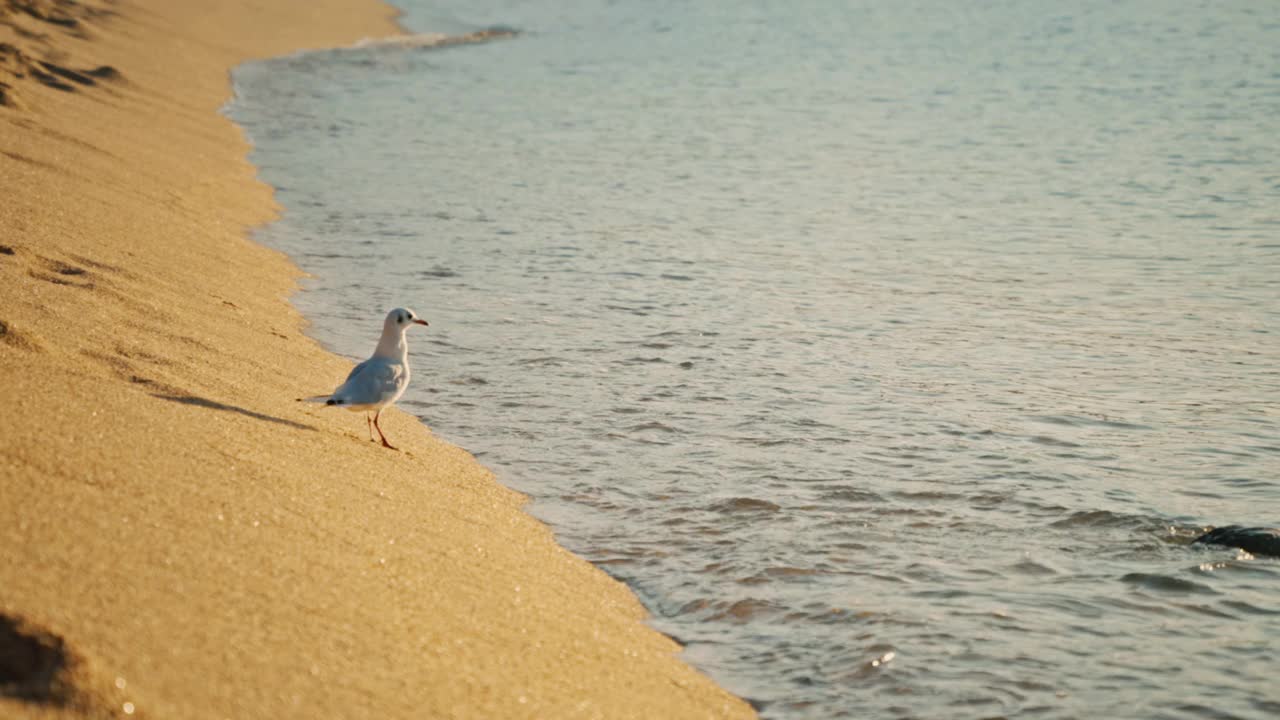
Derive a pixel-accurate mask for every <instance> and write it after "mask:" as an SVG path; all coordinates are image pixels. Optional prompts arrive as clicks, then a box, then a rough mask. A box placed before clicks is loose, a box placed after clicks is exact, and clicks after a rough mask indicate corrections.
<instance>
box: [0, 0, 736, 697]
mask: <svg viewBox="0 0 1280 720" xmlns="http://www.w3.org/2000/svg"><path fill="white" fill-rule="evenodd" d="M395 31H396V28H395V25H394V21H393V18H392V15H391V13H390V11H389V10H388V9H387V8H386V7H385V6H382V5H380V4H378V3H377V2H374V0H278V1H275V2H264V1H262V0H257V1H255V0H218V1H217V2H208V1H207V0H119V1H118V2H112V1H111V0H80V1H79V2H71V0H0V44H2V45H3V46H2V47H0V103H3V105H2V106H0V695H3V697H0V717H4V718H11V717H13V718H22V717H118V716H127V715H130V714H132V716H134V717H151V718H203V717H216V718H222V717H235V718H285V717H297V718H302V717H306V718H311V717H342V718H360V717H370V718H426V717H475V718H518V717H541V718H575V717H608V718H622V717H643V718H676V717H728V716H734V717H748V716H751V715H752V712H751V709H750V708H749V707H748V706H747V705H746V704H745V703H743V702H742V701H741V700H739V699H737V698H735V697H733V696H731V695H729V694H728V693H726V692H725V691H723V690H722V689H720V688H718V687H717V686H716V685H715V684H713V683H712V682H711V681H710V680H708V679H707V678H706V677H704V676H702V675H700V674H699V673H697V672H695V671H694V670H692V669H691V668H689V667H688V666H686V665H684V664H683V663H681V662H680V661H679V659H678V658H677V657H676V653H677V652H678V649H679V648H678V647H677V646H676V644H675V643H673V642H672V641H671V640H670V639H668V638H666V637H664V636H662V635H661V634H659V633H657V632H655V631H654V630H652V629H651V628H650V627H648V626H647V625H645V624H644V622H643V619H644V616H645V613H644V610H643V608H642V607H641V606H640V604H639V603H638V602H637V601H636V599H635V598H634V596H632V595H631V593H630V592H629V591H628V590H627V588H626V587H624V586H623V585H621V584H619V583H617V582H615V581H614V580H612V579H610V578H609V577H608V576H606V575H605V574H604V573H602V572H600V571H599V570H597V569H596V568H594V567H592V566H591V565H589V564H588V563H586V562H584V561H582V560H580V559H578V558H576V557H574V556H573V555H571V554H569V553H568V552H566V551H565V550H563V549H561V548H560V547H559V546H557V545H556V544H555V542H554V540H553V538H552V536H551V534H550V533H549V532H548V530H547V529H546V528H545V527H544V526H542V525H541V524H540V523H538V522H537V521H535V520H533V519H531V518H530V517H528V516H527V515H525V514H524V513H523V512H522V511H521V504H522V503H523V502H524V498H523V497H522V496H520V495H519V494H517V493H515V492H512V491H510V490H508V489H506V488H503V487H502V486H500V485H499V484H497V483H496V482H495V481H494V479H493V478H492V476H491V475H490V474H489V473H488V472H487V471H486V470H485V469H484V468H482V467H481V466H480V465H479V464H478V463H477V462H476V461H475V460H474V459H473V458H472V457H471V456H470V455H468V454H467V453H466V452H464V451H462V450H460V449H458V448H456V447H453V446H450V445H448V444H446V443H444V442H441V441H440V440H438V439H436V438H435V437H434V436H432V434H431V433H430V431H429V430H428V429H427V428H425V427H423V426H422V425H421V424H420V423H419V422H418V421H417V420H416V419H415V418H413V417H411V416H409V415H406V414H403V413H400V412H389V413H384V415H383V427H384V429H385V430H386V431H387V433H388V435H389V436H390V437H391V438H392V439H393V441H394V442H396V443H397V444H398V445H399V446H400V447H401V448H402V452H393V451H389V450H385V449H383V448H382V447H380V446H379V445H378V444H376V443H370V442H369V440H368V438H367V435H366V432H365V426H364V421H363V419H362V418H361V417H360V416H359V415H352V414H349V413H345V412H341V413H340V412H336V411H333V410H331V409H325V408H323V407H320V406H316V405H307V404H302V403H297V402H295V398H297V397H300V396H303V395H310V394H315V393H317V392H324V391H325V390H327V389H329V388H332V387H333V386H334V385H335V384H336V382H337V381H338V380H339V379H341V378H342V377H343V376H344V375H345V372H346V370H347V369H348V368H349V363H347V362H346V361H344V360H342V359H340V358H337V357H334V356H332V355H329V354H327V353H325V352H324V351H323V350H321V349H320V348H319V347H318V346H317V345H316V343H315V342H314V341H312V340H310V339H308V338H307V337H305V336H304V335H303V334H302V332H301V327H302V320H301V318H300V317H299V315H298V314H297V312H295V311H294V310H293V308H292V307H291V306H290V305H289V304H288V296H289V294H290V293H291V292H292V291H293V290H294V288H295V281H296V279H297V277H298V271H297V269H296V268H294V267H293V266H292V265H291V264H290V263H289V261H288V259H287V258H285V257H284V256H283V255H281V254H279V253H276V252H273V251H270V250H267V249H264V248H262V247H259V246H257V245H254V244H253V243H251V242H249V241H248V240H247V239H246V230H247V228H249V227H251V226H254V225H257V224H260V223H263V222H267V221H269V220H270V219H271V218H272V217H273V214H274V213H275V212H276V207H275V205H274V204H273V201H272V198H271V192H270V189H269V188H267V187H266V186H264V185H262V184H261V183H259V182H257V181H256V180H255V179H254V169H253V167H252V166H251V165H249V163H248V162H247V161H246V160H245V155H246V152H247V150H248V147H247V145H246V142H245V140H244V138H243V136H242V135H241V133H240V132H239V130H238V129H237V128H236V127H235V126H233V125H232V124H231V123H230V122H229V121H227V120H226V119H224V118H223V117H221V116H219V115H218V114H217V110H218V108H219V106H220V105H221V104H222V103H223V102H224V101H225V100H226V98H227V97H228V94H229V91H230V90H229V85H228V76H227V71H228V69H229V68H230V67H231V66H233V65H234V64H236V63H238V62H241V61H244V60H246V59H249V58H253V57H265V56H270V55H273V54H281V53H284V52H289V51H292V50H295V49H299V48H314V47H323V46H334V45H342V44H348V43H351V42H353V41H356V40H358V39H360V38H362V37H372V36H379V35H385V34H388V33H393V32H395ZM417 309H418V310H419V311H420V312H422V314H423V315H424V316H425V317H427V318H428V319H430V317H431V313H430V308H424V307H418V308H417ZM379 321H380V318H378V317H376V316H375V317H371V318H370V325H371V334H372V333H375V332H376V330H377V327H378V323H379ZM427 332H430V329H427ZM411 342H412V340H411ZM416 382H420V383H421V382H431V378H430V374H429V372H423V373H420V374H419V376H418V377H417V379H416ZM18 696H23V697H18Z"/></svg>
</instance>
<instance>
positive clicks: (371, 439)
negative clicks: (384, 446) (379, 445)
mask: <svg viewBox="0 0 1280 720" xmlns="http://www.w3.org/2000/svg"><path fill="white" fill-rule="evenodd" d="M364 420H365V422H367V423H369V442H376V441H375V440H374V439H373V418H371V417H370V416H369V413H365V414H364Z"/></svg>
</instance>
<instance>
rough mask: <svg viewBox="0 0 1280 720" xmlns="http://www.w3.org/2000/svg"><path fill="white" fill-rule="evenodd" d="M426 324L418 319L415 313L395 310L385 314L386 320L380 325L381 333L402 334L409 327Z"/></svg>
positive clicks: (399, 309) (406, 310)
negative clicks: (392, 332)
mask: <svg viewBox="0 0 1280 720" xmlns="http://www.w3.org/2000/svg"><path fill="white" fill-rule="evenodd" d="M426 324H427V321H426V320H423V319H422V318H420V317H418V315H417V313H415V312H414V311H412V310H410V309H409V308H396V309H395V310H392V311H391V312H389V313H387V319H386V321H385V322H383V323H382V331H383V332H387V331H396V332H404V331H405V330H406V329H407V328H408V327H409V326H410V325H426Z"/></svg>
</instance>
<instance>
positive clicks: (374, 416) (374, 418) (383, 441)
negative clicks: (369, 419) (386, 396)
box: [373, 410, 397, 450]
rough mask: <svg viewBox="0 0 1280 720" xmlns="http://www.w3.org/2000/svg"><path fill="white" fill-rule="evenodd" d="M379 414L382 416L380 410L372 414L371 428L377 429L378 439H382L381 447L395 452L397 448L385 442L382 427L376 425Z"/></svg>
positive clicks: (385, 437)
mask: <svg viewBox="0 0 1280 720" xmlns="http://www.w3.org/2000/svg"><path fill="white" fill-rule="evenodd" d="M381 414H382V411H381V410H379V411H378V412H376V413H374V414H373V426H374V427H376V428H378V437H380V438H382V447H384V448H391V449H392V450H395V449H397V448H396V447H395V446H394V445H392V444H391V443H389V442H387V436H386V435H383V434H382V426H381V425H379V424H378V416H379V415H381Z"/></svg>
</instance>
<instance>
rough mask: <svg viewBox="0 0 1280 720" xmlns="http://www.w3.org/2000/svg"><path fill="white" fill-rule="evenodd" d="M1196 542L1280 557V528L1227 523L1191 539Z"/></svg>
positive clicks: (1193, 542)
mask: <svg viewBox="0 0 1280 720" xmlns="http://www.w3.org/2000/svg"><path fill="white" fill-rule="evenodd" d="M1196 543H1204V544H1206V545H1226V546H1228V547H1234V548H1240V549H1241V550H1244V551H1245V552H1248V553H1250V554H1253V555H1269V556H1271V557H1280V528H1261V527H1241V526H1239V525H1227V526H1226V527H1220V528H1214V529H1213V530H1210V531H1209V532H1207V533H1205V534H1203V535H1201V536H1200V537H1198V538H1196V539H1195V540H1192V541H1191V544H1193V545H1194V544H1196Z"/></svg>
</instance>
